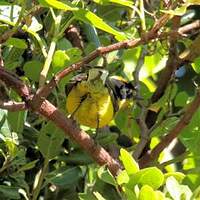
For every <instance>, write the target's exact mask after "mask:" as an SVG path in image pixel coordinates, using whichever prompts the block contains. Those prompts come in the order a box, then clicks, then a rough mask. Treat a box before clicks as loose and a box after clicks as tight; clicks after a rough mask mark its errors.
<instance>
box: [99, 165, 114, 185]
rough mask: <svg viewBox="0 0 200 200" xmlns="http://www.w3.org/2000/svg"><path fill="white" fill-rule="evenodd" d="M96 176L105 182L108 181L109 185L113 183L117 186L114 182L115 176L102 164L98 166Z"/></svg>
mask: <svg viewBox="0 0 200 200" xmlns="http://www.w3.org/2000/svg"><path fill="white" fill-rule="evenodd" d="M97 174H98V177H99V178H100V179H101V180H102V181H104V182H106V183H109V184H111V185H114V186H117V184H116V181H115V178H114V177H113V175H112V174H111V173H110V171H109V170H106V169H105V167H104V166H102V167H100V168H99V170H98V172H97Z"/></svg>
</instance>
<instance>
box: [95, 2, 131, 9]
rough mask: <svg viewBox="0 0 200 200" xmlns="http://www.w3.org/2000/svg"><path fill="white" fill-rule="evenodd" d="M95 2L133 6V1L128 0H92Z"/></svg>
mask: <svg viewBox="0 0 200 200" xmlns="http://www.w3.org/2000/svg"><path fill="white" fill-rule="evenodd" d="M93 1H94V2H95V3H98V4H101V5H108V4H112V3H115V4H119V5H122V6H127V7H129V8H133V2H132V1H128V0H93Z"/></svg>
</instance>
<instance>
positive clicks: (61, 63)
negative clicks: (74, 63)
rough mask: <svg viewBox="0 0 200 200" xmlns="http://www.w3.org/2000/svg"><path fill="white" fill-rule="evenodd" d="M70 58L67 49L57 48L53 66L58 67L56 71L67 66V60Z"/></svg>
mask: <svg viewBox="0 0 200 200" xmlns="http://www.w3.org/2000/svg"><path fill="white" fill-rule="evenodd" d="M69 59H70V58H69V56H68V55H67V54H66V53H65V51H62V50H57V51H56V52H55V53H54V55H53V60H52V67H53V68H57V69H56V71H59V70H60V69H62V68H63V67H65V66H66V61H69Z"/></svg>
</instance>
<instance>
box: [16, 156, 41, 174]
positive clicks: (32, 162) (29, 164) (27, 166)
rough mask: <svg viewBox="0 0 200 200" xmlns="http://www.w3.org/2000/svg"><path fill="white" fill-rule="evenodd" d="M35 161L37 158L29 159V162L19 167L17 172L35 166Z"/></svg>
mask: <svg viewBox="0 0 200 200" xmlns="http://www.w3.org/2000/svg"><path fill="white" fill-rule="evenodd" d="M37 162H38V159H37V160H34V161H31V162H29V163H27V164H25V165H23V166H22V167H20V168H19V169H18V171H17V172H18V173H19V172H22V171H26V170H30V169H32V168H34V167H35V165H36V163H37Z"/></svg>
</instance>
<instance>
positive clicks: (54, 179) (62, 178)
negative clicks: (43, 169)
mask: <svg viewBox="0 0 200 200" xmlns="http://www.w3.org/2000/svg"><path fill="white" fill-rule="evenodd" d="M81 176H82V173H81V169H80V168H79V167H73V168H69V169H64V170H63V169H61V168H59V169H58V170H55V171H53V172H51V173H50V174H48V175H47V177H46V182H47V183H52V184H55V185H57V186H64V187H65V188H66V187H72V186H74V185H75V184H77V182H78V180H79V179H80V178H81Z"/></svg>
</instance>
